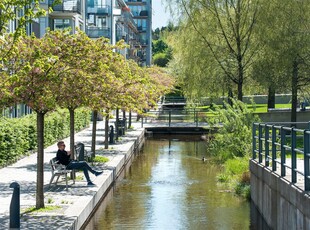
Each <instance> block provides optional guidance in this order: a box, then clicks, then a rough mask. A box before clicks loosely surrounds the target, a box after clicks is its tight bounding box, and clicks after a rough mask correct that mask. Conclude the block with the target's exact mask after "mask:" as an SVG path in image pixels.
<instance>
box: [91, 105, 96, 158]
mask: <svg viewBox="0 0 310 230" xmlns="http://www.w3.org/2000/svg"><path fill="white" fill-rule="evenodd" d="M97 117H98V111H97V110H94V111H93V130H92V138H91V152H92V153H93V155H92V157H95V155H96V153H95V151H96V130H97Z"/></svg>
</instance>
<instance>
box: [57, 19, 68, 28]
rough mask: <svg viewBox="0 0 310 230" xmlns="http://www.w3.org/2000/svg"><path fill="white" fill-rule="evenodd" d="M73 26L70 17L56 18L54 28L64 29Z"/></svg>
mask: <svg viewBox="0 0 310 230" xmlns="http://www.w3.org/2000/svg"><path fill="white" fill-rule="evenodd" d="M68 27H71V23H70V19H54V30H63V29H65V28H68Z"/></svg>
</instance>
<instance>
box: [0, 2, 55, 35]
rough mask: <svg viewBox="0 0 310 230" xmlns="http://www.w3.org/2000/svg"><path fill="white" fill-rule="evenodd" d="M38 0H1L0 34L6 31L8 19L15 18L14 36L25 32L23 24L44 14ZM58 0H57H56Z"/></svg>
mask: <svg viewBox="0 0 310 230" xmlns="http://www.w3.org/2000/svg"><path fill="white" fill-rule="evenodd" d="M40 2H41V1H40V0H2V1H1V3H0V35H3V34H4V33H6V32H7V29H8V28H7V27H8V25H9V21H11V20H12V21H13V20H16V22H17V23H16V24H15V25H16V28H15V37H18V36H19V35H21V34H24V33H25V26H26V24H27V23H31V22H32V20H33V19H35V18H39V17H40V16H43V15H45V13H46V11H45V10H44V9H42V8H40ZM57 2H58V1H57Z"/></svg>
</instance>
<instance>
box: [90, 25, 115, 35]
mask: <svg viewBox="0 0 310 230" xmlns="http://www.w3.org/2000/svg"><path fill="white" fill-rule="evenodd" d="M86 31H87V35H88V36H89V37H90V38H99V37H106V38H110V28H108V27H95V26H94V27H93V26H89V27H87V30H86Z"/></svg>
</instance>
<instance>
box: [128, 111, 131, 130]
mask: <svg viewBox="0 0 310 230" xmlns="http://www.w3.org/2000/svg"><path fill="white" fill-rule="evenodd" d="M130 128H131V110H130V111H129V117H128V129H130Z"/></svg>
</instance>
